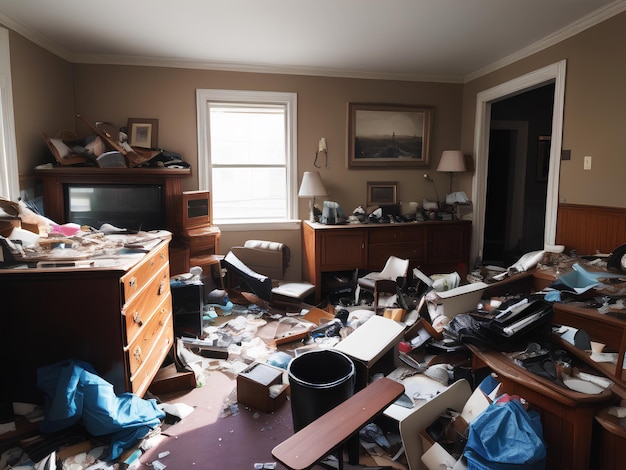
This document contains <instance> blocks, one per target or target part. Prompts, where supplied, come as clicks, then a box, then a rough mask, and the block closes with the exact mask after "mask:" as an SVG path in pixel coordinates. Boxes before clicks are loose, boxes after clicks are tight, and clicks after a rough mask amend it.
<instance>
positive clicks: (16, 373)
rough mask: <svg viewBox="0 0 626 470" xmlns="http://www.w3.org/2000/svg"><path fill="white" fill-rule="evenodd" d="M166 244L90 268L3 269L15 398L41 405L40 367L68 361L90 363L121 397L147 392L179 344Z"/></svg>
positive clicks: (2, 339)
mask: <svg viewBox="0 0 626 470" xmlns="http://www.w3.org/2000/svg"><path fill="white" fill-rule="evenodd" d="M168 244H169V237H168V238H164V239H163V240H162V241H160V242H159V243H158V244H157V245H156V246H155V247H154V248H152V249H151V250H150V251H149V252H148V253H146V254H145V255H143V256H139V257H137V255H133V256H130V257H125V256H123V255H120V256H115V257H113V258H111V259H102V258H94V264H93V266H91V267H84V268H45V269H39V268H26V267H24V268H16V269H0V296H1V298H2V299H4V300H3V309H2V315H1V316H0V318H2V321H3V323H2V327H0V357H3V358H5V362H6V364H7V367H6V369H5V373H6V374H7V376H8V377H11V381H10V385H11V388H12V390H11V395H12V399H13V401H26V402H33V403H37V402H41V400H42V396H41V392H40V391H39V389H38V388H37V385H36V378H37V369H38V368H39V367H42V366H46V365H51V364H54V363H56V362H59V361H62V360H68V359H73V360H79V361H84V362H87V363H89V364H91V365H92V366H93V367H94V369H95V371H96V373H97V374H98V375H99V376H100V377H102V378H103V379H104V380H106V381H107V382H109V383H111V384H112V385H113V387H114V389H115V393H116V394H120V393H123V392H133V393H135V394H137V395H138V396H143V395H144V394H145V392H146V390H147V389H148V387H149V385H150V382H151V381H152V379H153V378H154V376H155V375H156V373H157V371H158V369H159V368H160V366H161V364H162V363H163V360H164V359H165V357H166V356H167V353H168V351H169V350H170V348H171V347H172V344H173V341H174V333H173V316H172V301H171V294H170V280H169V260H168Z"/></svg>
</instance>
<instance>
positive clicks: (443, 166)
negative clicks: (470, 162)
mask: <svg viewBox="0 0 626 470" xmlns="http://www.w3.org/2000/svg"><path fill="white" fill-rule="evenodd" d="M437 171H454V172H457V171H466V168H465V156H464V155H463V152H461V151H460V150H444V151H443V153H442V154H441V159H440V160H439V166H438V167H437Z"/></svg>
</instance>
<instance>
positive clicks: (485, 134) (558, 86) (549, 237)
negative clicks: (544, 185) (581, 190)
mask: <svg viewBox="0 0 626 470" xmlns="http://www.w3.org/2000/svg"><path fill="white" fill-rule="evenodd" d="M565 65H566V61H565V60H562V61H560V62H557V63H555V64H552V65H548V66H546V67H543V68H541V69H538V70H535V71H533V72H530V73H528V74H526V75H522V76H521V77H518V78H515V79H513V80H510V81H508V82H506V83H502V84H501V85H497V86H495V87H493V88H490V89H488V90H485V91H482V92H480V93H478V95H477V97H476V125H475V129H474V155H475V160H476V161H475V165H476V171H475V172H474V177H473V180H472V200H473V201H474V214H473V220H474V223H473V225H472V247H471V255H470V256H471V258H470V259H471V260H472V262H473V260H476V259H478V258H480V259H481V260H482V257H483V241H484V237H485V204H486V195H487V160H488V155H489V131H490V127H491V103H493V102H495V101H500V100H502V99H504V98H508V97H511V96H514V95H518V94H520V93H523V92H525V91H528V90H531V89H534V88H538V87H540V86H542V85H545V84H546V83H552V82H554V107H553V112H552V141H551V146H550V167H549V170H548V193H547V196H546V218H545V230H544V243H545V244H554V243H555V239H556V218H557V210H558V204H559V170H560V166H561V158H560V156H561V146H562V143H563V108H564V101H565V71H566V67H565Z"/></svg>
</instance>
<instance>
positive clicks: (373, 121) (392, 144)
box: [348, 103, 432, 168]
mask: <svg viewBox="0 0 626 470" xmlns="http://www.w3.org/2000/svg"><path fill="white" fill-rule="evenodd" d="M431 120H432V108H431V107H429V106H411V105H397V104H363V103H349V105H348V167H349V168H355V167H383V168H384V167H388V168H391V167H428V165H429V158H428V152H429V143H430V132H431Z"/></svg>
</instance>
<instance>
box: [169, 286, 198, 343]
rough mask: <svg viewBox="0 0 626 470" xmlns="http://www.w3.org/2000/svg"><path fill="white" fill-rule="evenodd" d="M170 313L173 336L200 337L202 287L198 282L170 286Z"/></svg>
mask: <svg viewBox="0 0 626 470" xmlns="http://www.w3.org/2000/svg"><path fill="white" fill-rule="evenodd" d="M171 290H172V311H173V313H174V334H175V335H176V336H177V337H180V336H195V337H197V338H200V337H201V336H202V315H203V312H204V285H203V284H202V283H200V282H194V283H189V284H182V285H177V284H172V285H171Z"/></svg>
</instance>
